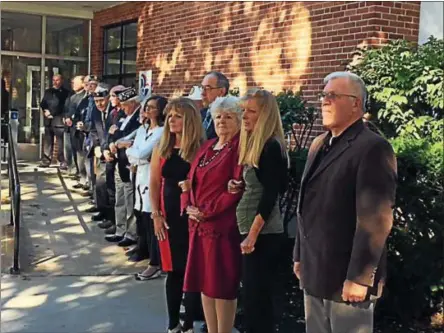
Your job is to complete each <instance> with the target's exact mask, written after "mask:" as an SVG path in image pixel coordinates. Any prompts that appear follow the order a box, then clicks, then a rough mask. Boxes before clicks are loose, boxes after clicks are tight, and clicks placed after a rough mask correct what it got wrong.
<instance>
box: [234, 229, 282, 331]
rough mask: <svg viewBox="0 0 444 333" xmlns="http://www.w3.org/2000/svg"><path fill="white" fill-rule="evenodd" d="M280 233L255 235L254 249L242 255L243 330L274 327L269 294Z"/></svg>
mask: <svg viewBox="0 0 444 333" xmlns="http://www.w3.org/2000/svg"><path fill="white" fill-rule="evenodd" d="M245 236H246V235H245ZM245 236H243V239H245ZM282 237H283V236H282V234H266V235H259V237H258V239H257V241H256V245H255V250H254V251H253V252H252V253H250V254H247V255H243V256H242V284H243V288H242V291H243V295H242V296H243V301H244V302H243V303H244V313H245V327H246V331H247V333H272V332H274V331H275V329H274V326H275V321H274V315H275V314H274V306H273V302H274V297H273V294H274V290H275V288H276V285H275V284H274V283H273V281H276V279H275V278H274V276H273V275H274V272H275V270H276V264H275V263H276V262H277V261H278V256H279V255H280V248H281V247H280V246H281V245H280V244H282Z"/></svg>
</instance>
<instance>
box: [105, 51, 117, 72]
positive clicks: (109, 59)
mask: <svg viewBox="0 0 444 333" xmlns="http://www.w3.org/2000/svg"><path fill="white" fill-rule="evenodd" d="M104 74H105V75H113V74H120V52H113V53H107V54H105V72H104Z"/></svg>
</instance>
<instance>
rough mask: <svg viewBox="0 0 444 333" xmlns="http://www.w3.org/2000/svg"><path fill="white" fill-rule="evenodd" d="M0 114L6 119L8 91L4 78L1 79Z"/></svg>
mask: <svg viewBox="0 0 444 333" xmlns="http://www.w3.org/2000/svg"><path fill="white" fill-rule="evenodd" d="M0 89H1V104H2V105H1V116H2V118H4V119H7V118H8V116H9V114H8V111H9V92H8V91H7V90H6V82H5V79H3V78H2V79H1V87H0Z"/></svg>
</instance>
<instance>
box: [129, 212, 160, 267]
mask: <svg viewBox="0 0 444 333" xmlns="http://www.w3.org/2000/svg"><path fill="white" fill-rule="evenodd" d="M134 215H135V216H136V227H137V236H138V238H137V248H138V252H139V255H141V256H147V257H149V258H150V265H151V266H160V251H159V242H158V240H157V238H156V237H155V236H154V222H153V220H152V219H151V214H150V213H147V212H142V213H141V212H140V211H138V210H136V209H135V210H134Z"/></svg>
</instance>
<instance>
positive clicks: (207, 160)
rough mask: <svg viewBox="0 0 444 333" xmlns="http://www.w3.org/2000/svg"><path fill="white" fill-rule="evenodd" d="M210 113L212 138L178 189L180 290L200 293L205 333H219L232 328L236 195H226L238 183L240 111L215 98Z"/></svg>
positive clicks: (237, 259)
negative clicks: (182, 242)
mask: <svg viewBox="0 0 444 333" xmlns="http://www.w3.org/2000/svg"><path fill="white" fill-rule="evenodd" d="M210 111H211V114H212V117H213V120H214V125H215V129H216V134H217V138H215V139H212V140H209V141H207V142H206V143H205V144H204V145H202V148H201V149H200V150H199V152H198V153H197V155H196V158H195V159H194V161H193V163H192V164H191V170H190V173H189V175H188V178H189V179H188V180H187V181H186V182H184V183H183V184H182V185H181V187H182V191H183V194H182V208H183V209H185V208H186V211H187V213H188V216H189V232H190V250H189V254H188V261H187V268H186V273H185V284H184V290H185V291H186V292H199V293H201V296H202V304H203V310H204V313H205V321H206V323H207V325H208V331H209V332H210V333H224V332H231V331H232V329H233V326H234V319H235V315H236V306H237V295H238V290H239V284H240V276H241V250H240V247H239V244H240V234H239V230H238V228H237V223H236V207H237V204H238V202H239V200H240V199H241V197H242V192H241V191H239V192H238V193H236V194H231V193H229V192H228V183H229V181H230V180H231V179H236V180H237V181H240V180H241V177H242V175H241V173H242V167H241V166H239V164H238V162H239V129H240V124H241V118H242V111H241V108H240V106H239V99H238V98H237V97H234V96H226V97H218V98H216V100H215V101H214V102H213V103H212V104H211V107H210Z"/></svg>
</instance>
